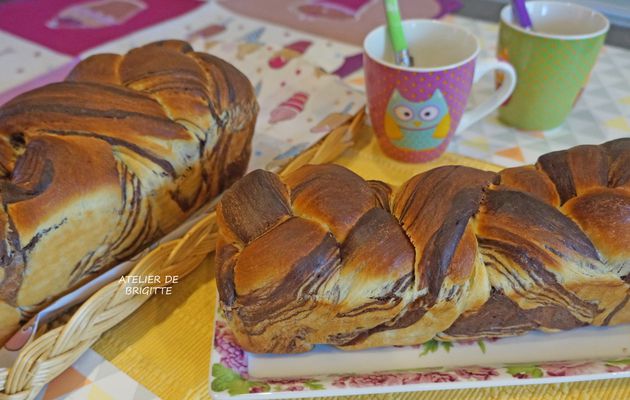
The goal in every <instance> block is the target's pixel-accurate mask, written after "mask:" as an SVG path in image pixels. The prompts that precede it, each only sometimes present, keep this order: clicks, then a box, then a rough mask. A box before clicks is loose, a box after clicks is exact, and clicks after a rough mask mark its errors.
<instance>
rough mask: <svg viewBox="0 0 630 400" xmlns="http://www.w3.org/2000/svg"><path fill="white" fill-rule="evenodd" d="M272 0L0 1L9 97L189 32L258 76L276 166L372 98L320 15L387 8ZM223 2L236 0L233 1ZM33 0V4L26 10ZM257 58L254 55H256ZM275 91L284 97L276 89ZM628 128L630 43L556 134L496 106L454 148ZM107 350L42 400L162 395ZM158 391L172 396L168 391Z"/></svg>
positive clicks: (556, 145) (616, 387) (594, 79)
mask: <svg viewBox="0 0 630 400" xmlns="http://www.w3.org/2000/svg"><path fill="white" fill-rule="evenodd" d="M425 1H426V3H427V7H425V8H423V9H424V10H430V11H431V12H433V13H434V14H433V15H439V16H441V15H443V14H444V13H446V12H448V11H451V10H453V9H454V8H456V7H457V4H458V3H457V1H449V0H425ZM274 2H277V3H278V5H276V6H277V7H279V4H280V3H282V5H283V7H284V8H282V10H285V8H287V7H288V9H289V10H293V11H291V12H290V13H288V14H287V15H284V16H282V15H281V16H276V17H273V15H271V16H270V15H262V13H261V16H263V17H265V18H267V19H268V20H271V21H272V22H269V21H262V20H255V19H251V18H250V17H244V16H242V15H238V14H236V13H235V10H236V11H240V12H242V11H243V10H242V9H239V7H242V4H241V3H242V2H234V3H232V5H231V6H230V7H231V8H232V9H233V10H228V9H227V8H225V7H223V6H222V5H219V4H214V3H209V4H204V3H200V2H197V1H193V0H178V1H171V2H166V1H159V0H94V1H76V0H49V2H47V7H43V9H42V8H41V7H39V8H38V7H35V6H32V5H33V4H34V3H35V1H34V0H31V1H28V0H0V72H1V74H0V104H2V103H4V102H6V101H7V100H9V99H10V98H12V97H13V96H15V95H17V94H19V93H21V92H23V91H25V90H28V89H30V88H32V87H36V86H38V85H41V84H43V83H47V82H51V81H55V80H59V79H62V78H63V77H64V76H65V74H66V73H67V72H68V71H69V70H70V69H71V68H72V66H74V65H75V64H76V62H77V61H78V60H79V59H81V58H84V57H86V56H87V55H89V54H93V53H96V52H103V51H115V52H124V51H126V50H127V49H129V48H131V47H134V46H137V45H140V44H142V43H146V42H148V41H153V40H157V39H162V38H166V37H168V38H182V39H186V40H189V41H191V42H192V43H193V45H194V46H195V48H197V49H198V50H208V51H212V52H218V53H219V54H222V55H224V56H226V57H228V58H230V57H231V58H230V60H231V61H232V62H234V63H235V64H236V65H237V66H238V67H239V68H242V69H244V70H246V72H247V73H248V75H249V76H250V77H251V78H252V81H253V84H254V85H255V86H256V89H257V91H258V93H259V96H262V97H263V98H265V99H269V100H268V101H267V102H266V103H265V104H263V110H262V114H263V115H264V116H265V118H264V121H263V122H261V123H259V126H258V127H257V134H258V133H259V132H262V134H261V135H260V139H257V140H258V141H257V143H256V145H255V149H256V150H255V154H254V160H253V163H254V164H253V165H255V166H263V167H264V166H265V165H267V164H269V163H273V162H274V159H275V158H278V156H279V155H280V157H282V156H287V155H290V154H293V153H295V152H296V151H299V150H301V149H302V148H304V147H305V146H306V145H308V143H311V142H312V141H313V140H315V139H316V138H317V137H319V136H321V134H323V133H324V132H325V130H326V128H327V127H328V128H330V127H332V126H333V125H334V124H335V123H338V121H339V120H340V118H343V116H344V115H347V114H349V113H351V112H354V111H355V110H356V108H357V107H359V106H360V105H361V102H362V96H361V93H360V91H361V90H363V75H362V70H361V57H360V54H361V49H360V48H359V47H357V45H356V44H348V43H342V42H340V41H337V40H334V39H331V38H326V37H322V36H319V35H318V34H321V33H322V32H323V31H322V29H323V28H322V24H317V23H314V22H313V18H323V19H328V20H330V19H335V18H336V19H337V21H342V22H343V23H344V24H350V23H354V24H358V25H357V26H358V27H360V28H361V29H365V24H367V23H372V24H373V23H374V21H373V20H372V19H370V18H371V17H370V15H371V14H370V12H371V8H370V7H376V6H380V5H379V4H375V3H378V1H376V0H363V1H358V0H357V1H354V0H353V1H350V0H295V1H293V3H294V4H293V5H291V4H289V3H291V1H288V0H283V1H281V0H277V1H276V0H274ZM221 3H222V4H228V2H227V1H221ZM25 4H26V5H27V6H28V7H26V8H21V7H23V6H24V5H25ZM274 4H275V3H274ZM31 6H32V7H31ZM29 7H30V8H29ZM291 7H293V8H291ZM299 7H302V8H299ZM406 7H409V5H407V6H406ZM431 7H433V8H431ZM25 10H26V11H25ZM46 10H48V13H46V12H45V11H46ZM50 10H56V11H55V12H52V11H50ZM296 10H297V11H296ZM304 10H306V11H304ZM149 11H151V12H149ZM291 13H293V14H291ZM300 13H301V14H300ZM250 14H251V13H250ZM272 14H273V13H272ZM25 15H28V16H29V18H30V20H31V21H32V24H30V25H28V27H27V28H26V27H25V26H24V24H18V23H16V21H19V20H20V19H19V18H20V17H22V21H23V20H24V19H23V18H24V16H25ZM290 15H293V16H294V17H295V16H297V17H298V19H300V18H302V19H303V20H304V21H308V23H305V24H303V26H304V29H308V30H309V31H310V32H312V33H307V32H303V31H297V30H295V29H293V28H289V27H287V26H295V24H292V23H289V22H288V21H289V20H288V19H287V18H289V19H290ZM425 16H429V15H425ZM272 17H273V18H272ZM278 18H279V19H278ZM282 18H284V19H282ZM444 19H445V20H447V21H449V22H451V23H455V24H458V25H461V26H464V27H466V28H468V29H470V30H471V31H472V32H473V33H474V34H476V35H477V36H478V37H479V38H480V40H481V43H482V47H483V52H482V55H481V57H492V56H493V54H494V50H495V42H496V38H497V25H496V24H492V23H485V22H480V21H475V20H470V19H466V18H461V17H455V16H450V15H449V16H446V17H444ZM126 22H129V24H131V25H129V24H125V23H126ZM280 24H283V25H280ZM33 26H35V27H38V26H39V28H33ZM42 26H45V28H42ZM123 26H126V28H123ZM323 26H324V28H325V26H326V24H323ZM86 27H88V28H90V27H92V28H95V29H91V30H90V29H85V28H86ZM31 28H32V29H31ZM46 29H48V30H64V29H65V31H64V32H63V34H64V35H66V34H67V36H63V35H62V36H59V37H60V38H61V37H64V38H65V39H64V40H59V39H58V40H51V39H50V37H49V36H48V35H46V34H45V33H46V32H47V31H46ZM357 29H359V28H357ZM324 31H325V29H324ZM86 32H87V33H86ZM84 33H86V34H85V35H84ZM333 36H334V35H333ZM337 37H338V36H337ZM78 38H80V39H78ZM106 41H107V43H105V42H106ZM355 42H356V40H355ZM102 43H105V44H102ZM254 59H255V60H256V62H252V60H254ZM257 63H258V64H257ZM287 65H288V66H287ZM318 71H321V73H320V72H318ZM324 71H325V72H329V73H332V74H335V75H337V76H338V77H340V78H341V79H343V81H344V82H345V84H346V85H347V87H345V86H343V85H341V84H340V83H339V81H338V80H335V79H331V80H330V81H326V82H328V83H326V82H324V83H321V82H320V83H318V84H310V83H309V80H308V79H306V74H307V73H308V74H309V75H308V76H311V77H312V76H316V77H317V78H318V79H319V78H320V77H321V76H323V77H324V79H329V78H328V77H327V76H326V75H324V73H323V72H324ZM300 74H302V75H300ZM284 76H286V79H284V78H283V77H284ZM493 88H494V84H493V81H492V78H491V77H490V76H488V77H486V78H484V79H482V80H481V81H480V83H479V84H478V85H477V86H476V88H475V89H474V91H473V95H472V97H471V99H470V106H473V105H475V104H477V103H478V102H480V101H482V100H483V99H484V98H485V97H487V96H488V95H489V93H491V91H492V90H494V89H493ZM328 90H333V92H334V95H332V96H331V97H330V99H331V103H334V104H332V105H329V107H328V108H321V106H320V107H318V104H319V103H318V102H317V100H316V99H317V97H318V96H317V93H318V91H322V92H327V91H328ZM275 93H280V94H281V95H277V96H276V95H275ZM286 94H288V96H285V95H286ZM282 96H284V97H282ZM309 98H310V100H309ZM289 103H291V107H289V108H293V109H294V110H295V109H296V107H297V109H298V110H299V111H300V112H299V113H297V114H299V115H297V114H296V115H291V116H289V117H287V116H284V117H283V116H282V115H281V114H283V113H282V112H277V111H276V117H272V114H273V112H274V110H276V109H278V108H280V109H281V108H283V105H284V106H286V105H287V104H289ZM284 108H287V107H284ZM285 114H286V113H285ZM278 115H280V116H278ZM274 118H275V120H274ZM279 118H293V119H294V120H293V121H292V123H291V124H290V127H288V128H287V126H286V125H281V124H277V122H278V121H277V120H278V119H279ZM276 124H277V125H276ZM283 126H284V127H283ZM272 132H273V133H272ZM629 135H630V51H628V50H624V49H620V48H615V47H606V48H605V49H604V51H603V52H602V54H601V57H600V59H599V61H598V63H597V65H596V67H595V69H594V71H593V73H592V76H591V80H590V82H589V84H588V86H587V88H586V90H585V92H584V94H583V95H582V97H581V99H580V100H579V102H578V103H577V105H576V108H575V110H574V111H573V112H572V114H571V115H570V117H569V118H568V120H567V121H566V122H565V123H564V124H563V125H562V126H561V127H559V128H557V129H554V130H551V131H533V132H523V131H518V130H516V129H512V128H510V127H507V126H505V125H502V124H501V123H500V122H498V120H497V118H496V115H491V116H490V117H488V118H486V119H485V120H483V121H480V122H478V123H477V124H475V125H473V126H471V127H470V128H469V129H468V130H466V131H465V132H463V133H461V134H459V135H458V136H457V137H455V138H454V140H453V141H452V143H451V145H450V147H449V151H450V152H454V153H459V154H463V155H467V156H470V157H475V158H480V159H483V160H485V161H488V162H493V163H496V164H499V165H504V166H515V165H520V164H523V163H529V162H533V161H535V160H536V158H537V157H538V156H539V155H541V154H543V153H546V152H549V151H553V150H559V149H564V148H567V147H571V146H574V145H577V144H587V143H600V142H603V141H605V140H609V139H614V138H619V137H624V136H629ZM166 301H168V300H166ZM182 301H185V300H182ZM138 340H141V338H138ZM96 348H97V349H98V348H99V347H98V346H97V347H96ZM101 353H103V354H106V353H107V352H105V351H102V352H101ZM167 354H168V353H167ZM107 355H108V356H109V361H108V360H107V359H106V358H104V357H103V356H102V355H100V354H99V353H97V352H96V351H93V350H92V351H89V352H88V353H86V354H85V355H84V356H83V357H82V358H81V359H80V360H79V361H78V362H77V363H76V364H75V365H74V367H73V368H71V369H69V370H68V371H66V372H65V373H64V374H63V375H62V376H60V377H59V378H57V379H56V380H55V381H54V382H53V383H51V384H50V385H49V386H48V388H47V389H46V391H45V392H43V393H42V394H41V395H40V396H39V398H40V399H57V398H63V399H85V398H90V399H141V400H144V399H153V398H157V396H156V395H155V394H153V393H152V392H151V391H150V390H149V389H147V388H145V387H144V386H142V385H141V383H146V382H153V381H154V380H151V379H147V380H146V381H144V380H143V379H142V376H138V375H135V376H136V378H138V380H139V381H140V383H138V382H137V381H136V380H134V379H132V378H131V377H130V376H129V375H127V374H126V373H125V372H123V370H125V371H127V372H129V370H128V369H126V368H125V366H124V365H122V364H124V362H123V361H121V360H122V359H124V357H122V358H117V357H113V356H111V354H107ZM206 358H207V356H206ZM206 365H207V364H206ZM206 365H200V366H199V368H204V369H205V368H207V367H206ZM145 367H146V371H145V374H146V375H147V376H148V375H151V374H152V373H153V372H152V371H151V368H152V366H151V365H146V366H145ZM549 387H554V385H552V386H549ZM629 387H630V382H628V381H624V380H620V381H610V382H605V383H593V384H588V383H582V384H572V385H555V389H549V388H546V389H545V388H542V389H541V387H529V389H528V388H521V389H518V390H515V391H511V392H507V391H505V390H503V389H501V390H499V389H496V390H494V389H488V390H486V391H484V392H483V393H482V392H480V391H476V392H475V391H458V392H457V393H455V392H454V393H453V394H451V395H447V394H439V393H438V394H436V393H433V394H431V393H429V394H416V395H409V394H407V395H405V397H413V398H418V399H420V398H427V399H428V398H432V399H433V398H455V397H451V396H455V395H456V396H457V398H475V397H477V396H480V395H483V396H484V397H487V398H530V397H536V398H539V397H541V396H543V395H545V396H547V395H549V396H550V397H553V398H567V399H568V398H576V399H577V398H578V397H579V396H581V394H580V393H586V394H585V396H589V394H588V393H590V396H595V397H598V396H600V395H602V394H603V393H606V394H607V395H614V393H617V394H620V393H626V394H627V393H628V390H629ZM589 388H590V389H589ZM151 389H152V390H154V391H156V390H157V389H156V388H153V387H152V388H151ZM589 390H591V391H590V392H589ZM593 390H594V391H593ZM202 392H203V390H202ZM160 393H162V396H166V395H165V394H164V393H165V392H164V391H161V392H160ZM196 393H199V392H196ZM506 393H509V395H508V394H506ZM444 396H446V397H444ZM392 398H393V397H392ZM398 398H399V397H398Z"/></svg>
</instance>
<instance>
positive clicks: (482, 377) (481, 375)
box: [454, 367, 499, 381]
mask: <svg viewBox="0 0 630 400" xmlns="http://www.w3.org/2000/svg"><path fill="white" fill-rule="evenodd" d="M454 372H455V373H456V374H457V375H459V376H460V377H462V378H464V379H470V380H475V381H488V380H490V379H492V378H493V377H495V376H499V373H498V372H497V370H496V369H495V368H490V367H467V368H457V369H455V371H454Z"/></svg>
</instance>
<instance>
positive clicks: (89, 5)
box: [46, 0, 147, 29]
mask: <svg viewBox="0 0 630 400" xmlns="http://www.w3.org/2000/svg"><path fill="white" fill-rule="evenodd" d="M146 8H147V5H146V4H145V3H144V2H143V1H141V0H96V1H89V2H85V3H79V4H75V5H72V6H70V7H67V8H64V9H63V10H62V11H60V12H59V13H58V14H57V15H56V16H55V17H53V18H52V19H51V20H49V21H48V22H46V26H47V27H48V28H51V29H96V28H103V27H108V26H114V25H121V24H124V23H125V22H127V21H128V20H130V19H131V18H133V17H134V16H136V15H137V14H138V13H139V12H141V11H144V10H145V9H146Z"/></svg>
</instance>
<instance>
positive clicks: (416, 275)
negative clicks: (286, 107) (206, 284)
mask: <svg viewBox="0 0 630 400" xmlns="http://www.w3.org/2000/svg"><path fill="white" fill-rule="evenodd" d="M217 216H218V222H219V233H220V239H219V243H218V246H217V255H216V260H217V267H218V276H217V285H218V290H219V296H220V305H221V308H222V311H223V312H224V314H225V316H226V318H227V320H228V321H229V324H230V326H231V328H232V330H233V332H234V334H235V335H236V338H237V340H238V342H239V343H240V344H241V345H242V346H243V348H244V349H246V350H248V351H252V352H260V353H296V352H303V351H308V350H309V349H311V347H312V346H313V345H314V344H319V343H327V344H332V345H335V346H338V347H340V348H342V349H363V348H367V347H373V346H389V345H410V344H417V343H422V342H425V341H427V340H429V339H432V338H437V339H446V340H452V339H476V338H482V337H489V336H509V335H518V334H522V333H524V332H527V331H530V330H534V329H537V330H542V331H558V330H565V329H571V328H575V327H579V326H584V325H614V324H620V323H626V322H629V321H630V302H629V301H628V300H629V298H630V290H629V289H630V285H629V283H630V139H622V140H616V141H612V142H608V143H605V144H603V145H601V146H579V147H575V148H573V149H570V150H567V151H560V152H554V153H550V154H547V155H544V156H542V157H541V158H540V159H539V160H538V162H537V163H536V165H530V166H524V167H519V168H509V169H505V170H503V171H501V172H500V173H493V172H486V171H481V170H477V169H472V168H466V167H461V166H447V167H441V168H436V169H433V170H431V171H428V172H425V173H421V174H419V175H416V176H414V177H413V178H411V179H409V180H408V181H407V182H406V183H404V184H403V185H402V186H401V187H399V188H394V187H391V186H389V185H387V184H385V183H383V182H378V181H365V180H363V179H362V178H360V177H359V176H357V175H355V174H354V173H353V172H351V171H349V170H347V169H345V168H343V167H341V166H337V165H320V166H305V167H302V168H300V169H298V170H296V171H295V172H293V173H291V174H289V175H288V176H286V177H283V178H280V177H279V176H277V175H275V174H273V173H270V172H265V171H260V170H259V171H254V172H252V173H250V174H248V175H247V176H245V177H244V178H243V179H242V180H240V181H239V182H238V183H236V184H235V185H234V186H233V187H232V188H231V189H230V190H228V191H227V192H226V193H225V195H224V196H223V198H222V200H221V202H220V204H219V207H218V211H217Z"/></svg>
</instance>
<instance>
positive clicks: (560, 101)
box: [496, 1, 609, 130]
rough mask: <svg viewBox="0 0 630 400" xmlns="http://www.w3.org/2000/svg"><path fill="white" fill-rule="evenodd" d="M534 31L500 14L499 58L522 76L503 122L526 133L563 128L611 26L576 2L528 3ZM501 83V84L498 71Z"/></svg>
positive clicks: (509, 14) (504, 108)
mask: <svg viewBox="0 0 630 400" xmlns="http://www.w3.org/2000/svg"><path fill="white" fill-rule="evenodd" d="M527 10H528V11H529V14H530V17H531V20H532V24H533V29H532V30H526V29H523V28H521V27H520V26H519V25H518V22H517V21H516V20H515V19H514V18H513V15H512V7H511V6H507V7H505V8H503V10H502V11H501V24H500V30H499V45H498V46H497V56H498V58H499V59H501V60H504V61H508V62H509V63H510V64H512V66H513V67H514V69H515V70H516V74H517V76H518V80H517V83H516V89H514V93H513V94H512V96H511V97H510V98H509V99H508V100H507V101H506V102H505V103H504V104H503V105H502V106H501V107H500V108H499V119H500V120H501V121H503V122H504V123H506V124H508V125H511V126H514V127H516V128H519V129H524V130H546V129H551V128H555V127H557V126H559V125H560V124H562V122H563V121H564V120H565V119H566V117H567V116H568V115H569V113H570V112H571V109H572V108H573V105H574V104H575V102H576V101H577V100H578V99H579V96H580V94H581V93H582V90H584V86H585V85H586V82H587V81H588V77H589V75H590V72H591V70H592V68H593V65H595V61H596V60H597V56H598V54H599V52H600V50H601V48H602V45H603V43H604V39H605V37H606V32H608V27H609V22H608V20H607V19H606V17H604V16H603V15H602V14H600V13H598V12H596V11H593V10H591V9H589V8H586V7H582V6H578V5H576V4H571V3H559V2H552V1H528V2H527ZM496 78H497V85H500V84H501V82H502V76H501V73H500V72H499V73H497V75H496Z"/></svg>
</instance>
